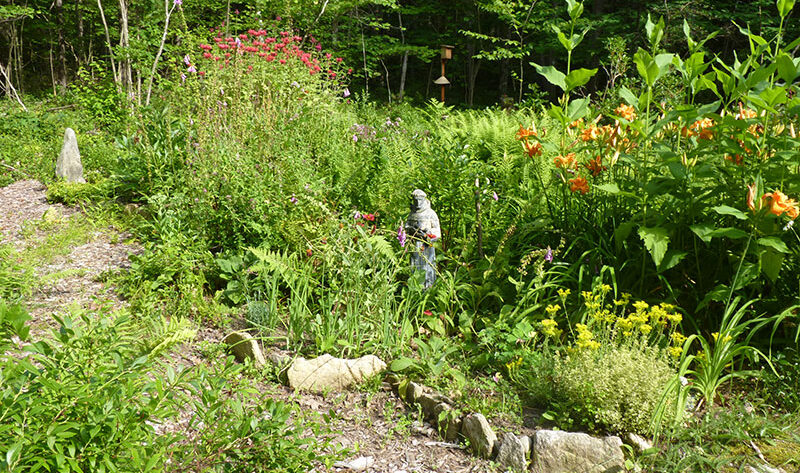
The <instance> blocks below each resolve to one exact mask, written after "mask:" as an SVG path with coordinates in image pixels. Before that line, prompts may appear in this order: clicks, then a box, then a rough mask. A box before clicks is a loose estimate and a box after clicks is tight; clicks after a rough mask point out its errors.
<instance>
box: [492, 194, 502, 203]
mask: <svg viewBox="0 0 800 473" xmlns="http://www.w3.org/2000/svg"><path fill="white" fill-rule="evenodd" d="M492 199H494V201H495V202H497V201H498V200H500V197H498V195H497V192H492Z"/></svg>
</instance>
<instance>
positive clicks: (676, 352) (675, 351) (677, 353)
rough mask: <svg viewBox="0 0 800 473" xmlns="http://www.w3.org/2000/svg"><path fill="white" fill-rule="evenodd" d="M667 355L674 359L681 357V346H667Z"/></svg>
mask: <svg viewBox="0 0 800 473" xmlns="http://www.w3.org/2000/svg"><path fill="white" fill-rule="evenodd" d="M668 351H669V356H671V357H673V358H675V359H676V360H677V359H678V358H680V357H681V353H683V347H669V350H668Z"/></svg>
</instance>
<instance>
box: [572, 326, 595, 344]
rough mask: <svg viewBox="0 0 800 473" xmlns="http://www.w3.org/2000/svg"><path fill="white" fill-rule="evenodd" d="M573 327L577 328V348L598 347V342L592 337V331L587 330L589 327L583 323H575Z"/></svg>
mask: <svg viewBox="0 0 800 473" xmlns="http://www.w3.org/2000/svg"><path fill="white" fill-rule="evenodd" d="M575 329H577V330H578V339H577V340H576V341H575V345H577V347H578V348H587V349H589V350H597V349H598V348H600V342H598V341H597V340H595V339H594V333H592V331H591V330H589V327H588V326H586V325H584V324H576V325H575Z"/></svg>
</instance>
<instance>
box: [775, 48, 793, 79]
mask: <svg viewBox="0 0 800 473" xmlns="http://www.w3.org/2000/svg"><path fill="white" fill-rule="evenodd" d="M775 63H776V64H777V66H778V75H779V76H780V78H781V79H783V80H784V81H786V84H787V85H789V84H791V83H792V82H794V80H795V79H796V78H797V75H798V71H797V67H796V66H795V64H794V61H793V60H792V57H791V56H789V55H788V54H786V53H781V54H780V55H778V57H776V58H775Z"/></svg>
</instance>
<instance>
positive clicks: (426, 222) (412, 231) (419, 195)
mask: <svg viewBox="0 0 800 473" xmlns="http://www.w3.org/2000/svg"><path fill="white" fill-rule="evenodd" d="M405 231H406V235H407V237H408V238H410V239H411V242H412V244H413V246H414V250H415V251H412V252H411V264H412V266H414V268H415V269H416V270H418V271H422V272H424V273H425V288H429V287H431V286H432V285H433V283H434V282H435V281H436V250H435V249H434V248H433V246H432V245H431V243H433V242H434V241H436V240H438V239H439V238H441V237H442V229H441V227H440V226H439V216H438V215H436V212H434V211H433V209H432V208H431V202H430V201H429V200H428V196H427V194H425V192H423V191H421V190H419V189H416V190H415V191H414V192H412V193H411V211H410V213H409V215H408V219H407V220H406V225H405Z"/></svg>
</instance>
